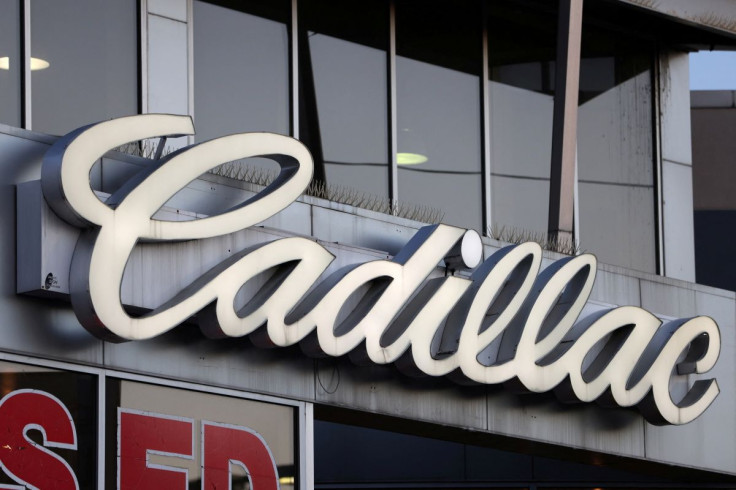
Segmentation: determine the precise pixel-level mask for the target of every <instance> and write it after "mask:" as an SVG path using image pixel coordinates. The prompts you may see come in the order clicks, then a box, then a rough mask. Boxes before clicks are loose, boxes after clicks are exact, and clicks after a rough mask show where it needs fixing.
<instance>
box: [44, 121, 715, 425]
mask: <svg viewBox="0 0 736 490" xmlns="http://www.w3.org/2000/svg"><path fill="white" fill-rule="evenodd" d="M193 133H194V128H193V126H192V122H191V119H190V118H189V117H183V116H172V115H139V116H131V117H125V118H120V119H115V120H111V121H106V122H102V123H99V124H93V125H90V126H87V127H84V128H80V129H78V130H76V131H74V132H72V133H70V134H68V135H66V136H64V137H62V138H61V139H59V140H58V141H57V142H56V143H55V144H54V145H53V146H52V147H51V149H50V150H49V151H48V153H47V154H46V156H45V158H44V161H43V168H42V181H41V186H42V189H43V195H44V197H45V199H46V201H47V203H48V205H49V206H50V207H51V208H52V209H53V211H54V212H55V213H56V214H57V215H58V216H59V217H61V218H62V219H63V220H64V221H66V222H67V223H69V224H70V225H73V226H75V227H78V228H81V229H82V230H83V231H82V232H81V235H80V238H79V241H78V243H77V245H76V248H75V249H74V254H73V258H72V263H71V270H70V274H69V293H70V296H71V301H72V304H73V307H74V311H75V313H76V315H77V317H78V318H79V321H80V322H81V323H82V325H84V327H85V328H86V329H88V330H89V331H90V332H92V333H93V334H95V335H97V336H98V337H100V338H102V339H106V340H110V341H116V342H118V341H129V340H141V339H150V338H152V337H156V336H158V335H161V334H163V333H164V332H167V331H169V330H171V329H173V328H175V327H176V326H177V325H179V324H181V323H182V322H184V321H185V320H187V319H189V318H190V317H192V315H194V314H197V321H198V322H199V325H200V328H201V330H202V332H203V333H204V334H205V335H207V336H209V337H213V338H222V337H241V336H244V335H250V336H251V338H252V339H253V340H254V342H255V343H256V344H259V345H264V346H271V347H273V346H289V345H294V344H300V345H301V346H302V347H303V349H304V350H305V351H306V352H307V353H311V354H314V355H330V356H342V355H345V354H350V356H351V357H353V358H357V359H360V360H362V361H366V360H370V361H372V362H374V363H378V364H388V363H396V364H397V365H398V366H400V367H401V368H402V369H409V370H414V371H418V372H420V373H424V374H426V375H430V376H443V375H451V376H452V377H453V378H455V379H457V378H460V379H461V380H462V381H464V382H474V383H481V384H499V383H504V384H506V385H507V386H509V387H511V388H512V389H515V390H521V391H527V392H547V391H551V390H553V391H554V393H555V394H556V395H557V396H558V397H559V398H560V399H562V400H563V401H571V402H573V401H584V402H589V401H594V400H598V401H601V402H606V403H611V404H615V405H619V406H623V407H630V406H636V407H638V408H639V409H640V410H641V411H642V413H643V414H644V415H645V417H646V418H647V419H648V420H649V421H650V422H652V423H656V424H684V423H687V422H689V421H691V420H693V419H695V418H696V417H698V416H699V415H700V414H701V413H703V411H704V410H705V409H706V408H708V406H709V405H710V404H711V403H712V402H713V400H714V399H715V397H716V396H717V395H718V392H719V389H718V384H717V382H716V380H715V379H699V380H697V381H695V382H694V384H692V385H691V386H690V388H689V391H688V392H687V394H686V395H685V396H684V397H683V398H681V399H677V400H674V399H673V397H672V394H671V392H670V388H669V384H670V378H671V377H672V375H673V372H676V373H678V374H689V373H692V374H700V373H706V372H707V371H709V370H710V369H711V368H712V367H713V366H714V365H715V363H716V360H717V359H718V354H719V351H720V335H719V331H718V327H717V325H716V324H715V322H714V321H713V320H712V319H710V318H708V317H704V316H699V317H695V318H688V319H678V320H673V321H667V322H662V321H661V320H660V319H659V318H657V317H656V316H655V315H653V314H652V313H649V312H647V311H645V310H643V309H641V308H637V307H630V306H623V307H616V308H608V309H601V310H598V311H596V312H594V313H592V314H587V315H582V313H583V308H584V307H585V305H586V302H587V301H588V298H589V295H590V293H591V289H592V287H593V282H594V279H595V274H596V260H595V257H594V256H592V255H588V254H585V255H580V256H577V257H568V258H564V259H561V260H558V261H556V262H554V263H552V264H551V265H549V266H548V267H546V268H544V269H543V270H541V272H540V269H541V257H542V253H541V250H540V247H539V246H538V245H537V244H535V243H525V244H522V245H515V246H509V247H506V248H503V249H501V250H499V251H498V252H496V253H494V254H493V255H492V256H491V257H490V258H488V259H487V260H485V261H484V262H482V263H481V250H482V247H481V244H480V239H479V237H478V235H477V234H476V233H475V232H472V231H468V230H464V229H460V228H456V227H453V226H447V225H443V224H439V225H433V226H427V227H424V228H422V229H420V230H419V231H418V232H417V233H416V235H415V236H414V237H413V238H412V239H411V240H410V241H409V242H408V244H407V245H406V246H405V247H404V248H403V249H402V250H401V251H400V252H399V253H398V254H397V255H396V256H395V257H393V259H390V260H374V261H369V262H365V263H362V264H356V265H350V266H347V267H344V268H342V269H338V270H337V271H329V272H327V273H326V271H327V268H328V266H329V265H330V264H331V262H332V261H333V260H334V259H335V257H334V256H333V255H332V254H331V253H330V252H328V251H327V249H325V248H324V247H323V246H322V245H320V244H319V243H317V242H316V241H314V240H311V239H308V238H303V237H297V236H293V237H286V238H280V239H277V240H274V241H270V242H267V243H260V244H258V245H256V246H253V247H249V248H246V249H245V250H241V251H239V252H237V253H235V254H233V255H232V256H231V257H229V258H227V259H226V260H224V261H222V262H221V263H219V264H218V265H216V266H215V267H214V268H212V269H210V270H209V271H208V272H206V273H205V274H203V275H202V276H201V277H199V278H197V279H196V280H194V281H193V282H192V283H191V284H190V285H189V286H187V287H186V288H184V289H183V290H181V291H180V292H179V293H178V294H176V295H175V296H174V297H173V298H172V299H171V300H169V301H167V302H165V303H164V304H162V305H160V306H158V307H156V308H154V309H153V310H152V311H150V312H148V313H146V314H143V315H142V316H132V315H130V314H129V313H128V312H127V311H126V309H125V308H124V306H123V304H122V300H121V294H120V293H121V283H122V280H123V274H124V271H125V268H126V263H127V262H128V259H129V257H130V256H131V254H132V253H133V251H134V249H135V248H136V245H137V244H139V243H140V242H143V241H146V242H175V241H182V240H200V239H205V238H210V237H217V236H222V235H226V234H230V233H234V232H237V231H239V230H242V229H245V228H247V227H250V226H253V225H255V224H257V223H259V222H261V221H263V220H265V219H267V218H269V217H271V216H273V215H275V214H276V213H278V212H279V211H281V210H283V209H284V208H286V207H287V206H288V205H290V204H291V203H292V202H293V201H295V200H296V199H297V198H298V197H299V196H300V194H301V193H302V192H303V191H304V189H305V188H306V187H307V185H308V184H309V182H310V179H311V178H312V166H313V164H312V158H311V156H310V154H309V152H308V150H307V149H306V148H305V147H304V145H302V144H301V143H300V142H298V141H296V140H294V139H292V138H289V137H286V136H281V135H276V134H269V133H247V134H235V135H230V136H225V137H222V138H218V139H215V140H211V141H207V142H205V143H200V144H197V145H193V146H190V147H187V148H183V149H181V150H179V151H177V152H175V153H172V154H170V155H168V156H166V157H164V158H161V159H159V160H156V161H153V162H152V163H151V164H150V165H149V166H148V167H146V168H144V169H143V170H141V171H140V172H139V173H137V174H136V175H135V176H134V177H133V178H131V179H130V180H128V181H127V182H126V183H125V184H124V185H123V186H122V187H120V188H119V189H118V190H117V191H115V192H114V193H113V194H112V195H111V196H110V197H109V199H107V201H106V202H103V201H102V200H100V199H99V198H98V197H97V195H96V194H95V192H94V191H93V189H92V187H91V185H90V170H91V169H92V166H93V165H94V163H95V161H97V160H98V159H99V158H100V157H101V156H102V155H103V154H105V153H106V152H107V151H108V150H110V149H112V148H115V147H117V146H119V145H121V144H124V143H126V142H130V141H137V140H141V139H146V138H153V137H160V136H167V135H189V134H193ZM256 156H258V157H265V158H269V159H272V160H274V161H275V162H277V163H278V165H279V166H280V173H279V175H278V177H277V178H276V179H275V181H274V182H273V183H272V184H270V185H268V186H267V187H266V188H265V189H263V191H261V192H260V193H258V194H256V195H255V196H254V197H252V198H250V199H248V200H246V201H245V202H242V203H240V204H238V205H236V206H235V207H233V208H231V209H229V210H227V211H225V212H222V213H220V214H216V215H213V216H208V217H204V218H201V219H193V220H189V221H163V220H159V219H155V218H154V214H155V213H156V212H157V211H158V210H159V209H160V208H161V207H162V206H163V205H164V204H165V203H166V202H167V201H168V200H169V199H170V198H171V197H172V196H174V195H175V194H176V193H177V192H178V191H179V190H181V189H182V188H184V187H185V186H186V185H187V184H188V183H189V182H191V181H193V180H194V179H196V178H197V177H198V176H199V175H201V174H202V173H204V172H206V171H208V170H209V169H211V168H213V167H215V166H217V165H219V164H221V163H224V162H228V161H233V160H238V159H243V158H247V157H256ZM442 261H445V264H446V265H452V266H453V267H451V268H456V267H457V265H458V264H459V265H461V266H463V267H465V268H468V269H472V270H473V272H472V274H471V275H470V276H469V277H461V276H456V275H445V277H438V278H437V277H436V278H430V275H431V274H432V273H433V272H434V271H435V270H436V268H437V266H438V264H440V263H441V262H442ZM186 265H187V264H180V267H186ZM266 272H268V273H270V276H269V279H268V280H267V281H266V282H265V284H264V285H263V286H262V287H261V288H260V289H259V290H258V291H257V292H256V293H255V294H253V295H252V296H251V297H250V298H249V300H248V301H247V303H246V304H245V306H244V307H242V308H240V307H238V308H236V307H234V304H235V297H236V294H237V293H238V291H239V290H240V289H241V287H242V286H243V285H244V284H245V283H247V282H248V281H249V280H251V279H252V278H254V277H257V276H259V275H262V274H263V273H266ZM325 276H326V277H325ZM361 292H364V294H363V295H362V297H360V299H359V300H355V298H356V296H359V294H360V293H361ZM345 308H349V309H350V311H349V312H348V313H347V314H345V311H344V310H345Z"/></svg>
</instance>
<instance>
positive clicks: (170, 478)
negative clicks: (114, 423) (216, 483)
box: [118, 408, 194, 490]
mask: <svg viewBox="0 0 736 490" xmlns="http://www.w3.org/2000/svg"><path fill="white" fill-rule="evenodd" d="M118 417H119V420H118V431H119V432H118V444H119V448H118V453H119V455H120V459H119V463H118V464H119V468H118V488H120V489H129V488H130V489H134V488H135V489H138V490H146V489H151V490H160V489H163V488H165V489H167V490H176V489H181V490H186V489H187V488H188V485H189V482H188V472H187V470H186V469H184V468H173V467H169V466H163V465H156V464H150V463H149V462H148V456H149V455H150V454H160V455H164V456H176V457H180V458H186V459H193V457H194V455H193V447H192V445H193V442H192V441H193V438H192V430H193V427H194V421H193V420H191V419H187V418H183V417H178V418H174V417H169V416H167V415H161V414H154V413H146V412H138V411H134V410H128V409H124V408H120V409H118Z"/></svg>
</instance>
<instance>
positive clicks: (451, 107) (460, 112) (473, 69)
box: [396, 0, 483, 230]
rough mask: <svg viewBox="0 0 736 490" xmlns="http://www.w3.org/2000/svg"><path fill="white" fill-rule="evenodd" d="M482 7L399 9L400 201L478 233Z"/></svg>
mask: <svg viewBox="0 0 736 490" xmlns="http://www.w3.org/2000/svg"><path fill="white" fill-rule="evenodd" d="M480 18H481V16H480V4H478V3H476V2H472V3H470V2H453V5H452V8H451V9H449V8H447V6H446V4H445V3H444V2H439V1H435V0H432V1H418V0H411V1H401V2H397V3H396V52H397V56H396V105H397V133H398V140H397V146H398V151H397V156H396V159H397V163H398V199H399V200H400V201H403V202H407V203H414V204H420V205H430V206H432V207H436V208H440V209H442V210H443V211H444V213H445V218H444V220H443V221H445V222H447V223H449V224H453V225H457V226H463V227H467V228H474V229H476V230H479V229H480V228H481V225H482V218H481V209H482V198H481V195H482V180H483V179H482V178H481V129H480V118H481V98H480V70H481V66H482V64H481V63H482V61H481V54H482V53H481V20H480Z"/></svg>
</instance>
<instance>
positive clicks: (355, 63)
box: [299, 0, 388, 197]
mask: <svg viewBox="0 0 736 490" xmlns="http://www.w3.org/2000/svg"><path fill="white" fill-rule="evenodd" d="M299 9H300V10H299V14H300V18H299V21H300V22H299V27H300V34H299V36H300V38H299V42H300V45H299V49H300V59H299V64H300V87H299V89H300V90H299V93H300V117H301V120H300V128H299V129H300V139H301V140H302V141H303V142H304V143H305V144H306V145H307V146H308V147H309V149H310V151H311V152H312V156H313V157H314V160H315V179H317V180H322V181H325V182H327V183H328V184H337V185H344V186H349V187H351V188H353V189H357V190H360V191H363V192H367V193H369V194H372V195H375V196H379V197H388V114H387V113H388V95H387V83H386V79H387V69H386V66H387V54H386V52H387V44H388V4H387V2H384V1H380V2H362V3H352V2H350V3H349V2H340V1H335V0H310V1H306V0H305V1H300V2H299Z"/></svg>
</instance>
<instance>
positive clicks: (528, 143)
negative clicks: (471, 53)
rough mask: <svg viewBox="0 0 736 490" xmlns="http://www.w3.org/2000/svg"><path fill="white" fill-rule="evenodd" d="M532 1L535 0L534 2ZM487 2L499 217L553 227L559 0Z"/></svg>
mask: <svg viewBox="0 0 736 490" xmlns="http://www.w3.org/2000/svg"><path fill="white" fill-rule="evenodd" d="M525 3H533V7H534V8H531V6H530V5H526V4H525ZM525 3H520V2H510V1H494V2H490V3H489V4H488V7H489V8H488V57H489V67H488V68H489V78H490V80H489V81H488V88H489V95H490V135H491V142H490V147H491V212H492V215H493V220H492V222H493V225H494V226H495V227H496V229H497V230H500V229H502V228H506V229H515V230H524V231H527V232H530V233H535V234H537V233H546V232H547V219H548V209H549V176H550V162H551V154H552V116H553V107H554V80H555V57H556V51H555V50H556V47H555V46H556V42H557V12H556V2H555V3H553V2H525Z"/></svg>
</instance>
